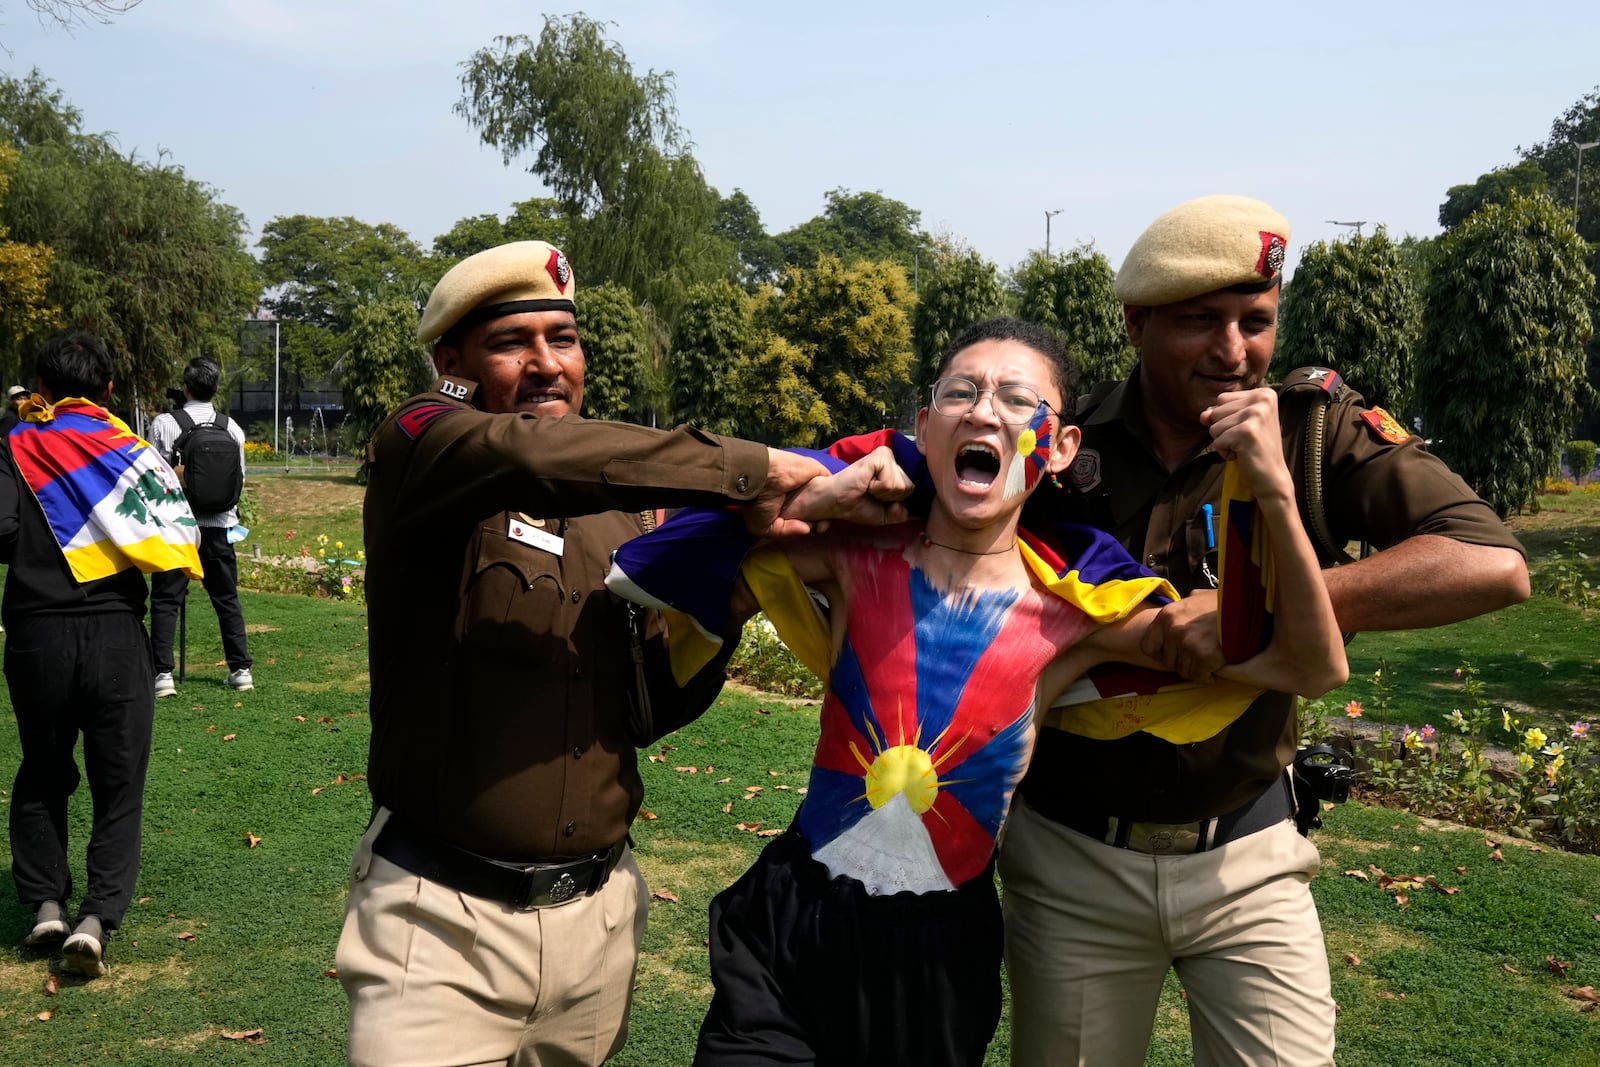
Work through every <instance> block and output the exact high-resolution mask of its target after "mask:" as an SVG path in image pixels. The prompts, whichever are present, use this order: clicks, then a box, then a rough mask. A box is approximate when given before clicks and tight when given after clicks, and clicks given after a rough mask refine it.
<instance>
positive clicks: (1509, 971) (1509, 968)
mask: <svg viewBox="0 0 1600 1067" xmlns="http://www.w3.org/2000/svg"><path fill="white" fill-rule="evenodd" d="M1500 966H1501V967H1503V968H1505V972H1506V973H1507V974H1518V975H1520V974H1521V973H1522V972H1521V971H1519V970H1517V969H1516V968H1515V967H1513V966H1511V964H1509V963H1502V964H1501V965H1500Z"/></svg>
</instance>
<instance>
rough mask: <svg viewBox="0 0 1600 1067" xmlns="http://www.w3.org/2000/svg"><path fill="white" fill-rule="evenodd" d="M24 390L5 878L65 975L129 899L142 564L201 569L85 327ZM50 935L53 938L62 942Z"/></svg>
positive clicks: (134, 871) (148, 568) (0, 466)
mask: <svg viewBox="0 0 1600 1067" xmlns="http://www.w3.org/2000/svg"><path fill="white" fill-rule="evenodd" d="M36 371H37V375H38V386H37V392H36V393H35V394H34V395H33V396H32V397H31V398H30V399H29V400H27V401H25V402H24V403H23V405H22V410H21V421H20V422H19V423H18V424H17V425H16V426H14V427H13V428H12V429H11V431H10V432H9V433H8V434H7V435H6V437H5V439H4V440H3V441H0V562H4V563H5V564H7V567H8V570H7V573H6V583H5V598H4V601H3V604H0V617H3V621H4V623H5V628H6V650H5V674H6V685H7V687H8V688H9V689H10V693H11V705H12V709H13V711H14V713H15V714H16V718H17V731H18V733H19V734H20V735H21V742H22V764H21V766H20V767H19V768H18V769H17V777H16V782H15V785H14V786H13V788H12V792H11V803H10V831H11V855H12V865H11V872H12V877H13V879H14V880H15V882H16V887H17V896H18V898H19V899H20V900H21V902H22V903H23V904H24V905H25V906H27V907H30V908H32V909H33V911H34V925H33V928H32V930H31V931H30V932H29V933H28V934H27V936H26V938H25V943H26V944H27V945H28V946H30V947H34V948H40V949H45V948H49V947H52V946H54V945H55V944H57V943H60V944H61V951H62V954H63V958H64V961H65V963H64V966H65V969H66V970H67V971H68V972H71V973H76V974H79V975H82V976H84V977H89V978H94V977H97V976H99V975H101V974H104V973H105V970H106V958H105V957H106V952H105V948H106V943H107V941H108V940H109V939H110V936H111V933H112V931H114V930H116V929H117V927H118V926H119V925H120V924H121V922H122V917H123V913H124V912H125V911H126V910H127V908H128V904H129V902H130V901H131V900H132V899H133V889H134V882H135V879H136V878H137V876H138V873H139V824H140V818H141V814H142V810H143V805H144V777H145V769H146V767H147V766H148V764H149V760H150V731H151V726H152V721H153V719H154V710H155V696H154V690H153V688H152V685H153V683H152V674H151V666H150V642H149V640H148V639H147V637H146V636H145V631H144V625H143V620H144V610H145V579H144V575H146V574H154V573H157V572H160V571H168V570H174V569H177V570H182V571H185V572H187V573H188V574H189V575H190V576H191V577H194V578H198V577H200V573H201V568H200V556H199V543H200V533H199V527H198V526H197V525H196V523H195V518H194V514H193V512H191V510H190V509H189V505H188V502H187V501H186V500H185V499H184V495H183V491H182V490H181V489H180V488H179V486H178V481H177V477H176V476H175V475H174V474H173V473H172V470H171V469H170V468H169V467H168V466H167V465H166V463H165V462H164V461H163V460H162V459H161V457H160V455H159V453H157V452H156V450H155V449H154V448H152V447H151V446H150V444H149V443H147V442H145V441H143V440H141V439H140V438H139V437H138V436H136V435H135V434H134V433H133V431H132V430H130V429H129V428H128V427H127V425H126V424H124V423H123V422H122V420H120V419H118V418H116V417H115V416H114V415H111V414H110V413H109V412H107V410H106V405H107V404H108V403H110V400H111V391H112V384H113V383H112V371H113V366H112V361H111V355H110V353H108V352H107V351H106V348H105V345H103V344H102V343H101V342H100V340H99V339H98V338H96V337H94V336H93V335H91V334H88V333H85V332H83V331H78V330H72V331H66V332H63V333H59V334H57V335H55V336H54V337H52V338H50V339H49V340H48V341H46V342H45V344H44V346H43V347H42V348H41V349H40V351H39V356H38V361H37V366H36ZM80 733H81V734H82V735H83V762H84V769H85V772H86V773H87V775H88V778H89V792H90V794H91V795H92V796H93V798H94V817H93V822H92V823H91V825H90V830H89V845H88V850H87V857H88V858H87V863H86V868H87V874H88V879H87V881H88V885H87V886H86V887H85V888H84V893H83V897H82V899H81V900H80V902H79V904H78V918H77V922H76V924H75V925H74V926H73V927H71V929H70V931H69V927H68V922H67V916H68V914H69V912H68V902H69V900H70V898H71V896H72V889H73V885H72V873H71V871H70V869H69V867H68V862H67V800H68V798H69V797H70V796H71V795H72V793H73V792H74V791H75V790H76V789H77V787H78V782H79V772H78V767H77V764H76V762H75V761H74V758H73V748H74V746H75V745H76V743H77V739H78V735H79V734H80ZM63 939H64V940H63Z"/></svg>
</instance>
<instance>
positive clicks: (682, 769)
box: [672, 767, 700, 774]
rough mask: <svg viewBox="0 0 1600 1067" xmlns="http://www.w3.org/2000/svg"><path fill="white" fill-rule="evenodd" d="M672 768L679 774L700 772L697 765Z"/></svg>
mask: <svg viewBox="0 0 1600 1067" xmlns="http://www.w3.org/2000/svg"><path fill="white" fill-rule="evenodd" d="M672 769H673V770H675V771H677V772H678V773H679V774H699V773H700V768H699V767H674V768H672Z"/></svg>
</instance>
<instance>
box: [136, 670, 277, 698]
mask: <svg viewBox="0 0 1600 1067" xmlns="http://www.w3.org/2000/svg"><path fill="white" fill-rule="evenodd" d="M255 687H256V680H255V679H254V678H252V677H250V668H249V667H240V668H239V669H238V670H236V671H230V672H228V688H229V689H237V690H239V692H241V693H242V692H244V691H245V690H246V689H254V688H255ZM159 691H160V690H159V689H158V690H157V692H159Z"/></svg>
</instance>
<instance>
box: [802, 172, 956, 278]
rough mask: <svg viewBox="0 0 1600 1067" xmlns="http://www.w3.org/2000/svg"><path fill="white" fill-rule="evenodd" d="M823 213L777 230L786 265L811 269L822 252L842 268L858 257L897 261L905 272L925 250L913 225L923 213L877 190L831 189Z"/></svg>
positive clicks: (921, 235)
mask: <svg viewBox="0 0 1600 1067" xmlns="http://www.w3.org/2000/svg"><path fill="white" fill-rule="evenodd" d="M825 199H826V204H825V206H824V207H823V210H822V214H820V215H818V216H817V217H815V218H813V219H810V220H808V221H806V222H802V223H801V224H800V225H798V226H796V227H795V228H794V229H792V230H788V231H786V232H784V233H780V234H778V236H777V237H776V238H774V240H775V241H777V243H778V252H779V255H780V257H781V262H782V263H783V264H784V265H785V266H794V267H804V268H807V269H809V268H811V267H814V266H816V265H817V262H818V260H820V259H821V258H822V257H823V256H833V257H834V258H836V259H838V260H840V261H841V262H843V263H844V265H845V266H850V265H851V264H853V263H856V262H858V261H860V260H863V259H870V260H880V261H887V262H891V263H898V264H899V265H900V266H901V268H903V269H904V270H905V271H906V273H907V274H910V273H912V272H913V271H915V270H916V269H917V266H918V261H919V259H920V257H921V255H922V253H923V252H924V251H926V250H927V248H928V238H927V235H926V234H924V233H923V232H922V231H921V230H920V229H918V226H919V225H920V223H921V221H922V212H920V211H916V210H914V209H913V208H911V207H908V206H907V205H905V204H903V203H901V202H900V201H899V200H894V199H891V198H890V197H887V196H884V195H883V193H882V192H871V193H852V192H851V191H850V190H848V189H842V188H841V189H834V190H833V191H832V192H830V193H828V194H827V196H826V198H825Z"/></svg>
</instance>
